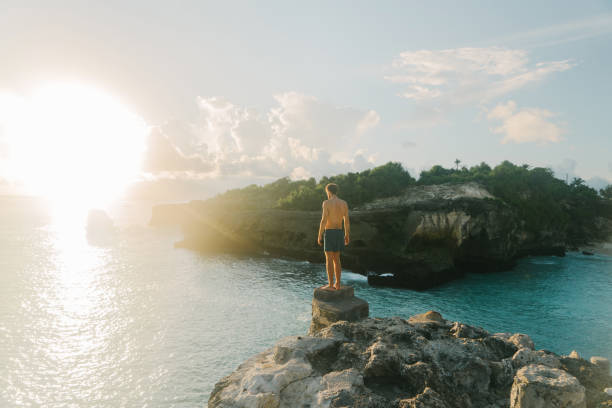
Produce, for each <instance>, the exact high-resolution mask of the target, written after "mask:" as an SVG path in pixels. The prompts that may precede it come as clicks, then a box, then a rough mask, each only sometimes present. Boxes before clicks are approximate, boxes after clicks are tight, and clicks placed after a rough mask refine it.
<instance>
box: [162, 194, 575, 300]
mask: <svg viewBox="0 0 612 408" xmlns="http://www.w3.org/2000/svg"><path fill="white" fill-rule="evenodd" d="M349 205H350V203H349ZM320 217H321V214H320V212H319V211H315V212H309V211H287V210H275V209H264V210H249V211H225V210H224V209H223V208H212V207H211V206H208V205H207V204H206V202H198V201H192V202H190V203H188V204H175V205H164V206H158V207H155V208H154V209H153V218H152V220H151V224H152V225H163V224H168V223H175V224H181V225H182V228H183V231H184V235H185V239H184V240H183V241H181V242H179V243H177V246H180V247H185V248H191V249H196V250H202V251H238V252H246V253H251V254H269V255H273V256H290V257H293V258H297V259H304V260H309V261H312V262H323V261H324V257H323V251H322V248H321V247H319V246H318V245H317V242H316V238H317V232H318V227H319V221H320ZM350 219H351V243H350V244H349V246H348V247H347V248H346V250H345V252H344V254H343V257H342V261H343V266H344V267H347V268H349V269H352V270H354V271H356V272H359V273H363V274H366V273H369V275H370V276H369V278H368V279H369V282H370V283H371V284H374V285H376V284H380V285H390V286H402V287H409V288H414V289H423V288H428V287H431V286H433V285H436V284H440V283H442V282H445V281H448V280H450V279H453V278H456V277H458V276H460V275H461V274H462V273H463V272H464V271H466V270H469V271H482V272H488V271H496V270H500V269H507V268H508V267H511V266H512V265H513V262H514V260H515V259H516V258H517V257H518V256H523V255H527V254H545V253H549V254H550V253H554V254H560V255H562V254H563V253H564V249H563V248H564V239H565V237H564V236H563V235H562V234H560V233H558V232H555V231H550V232H546V231H544V232H542V234H540V235H539V236H537V237H536V236H532V235H530V234H528V233H526V232H525V229H524V228H523V227H522V225H521V221H520V220H519V219H518V217H517V215H516V213H515V211H514V210H513V209H512V208H510V207H509V206H507V205H506V204H505V203H503V202H502V201H500V200H497V199H495V198H494V197H493V196H491V194H489V192H488V191H486V190H485V189H484V188H483V187H481V186H480V185H478V184H475V183H467V184H462V185H434V186H417V187H413V188H411V189H409V190H408V191H406V192H405V193H404V194H403V195H401V196H397V197H391V198H386V199H380V200H376V201H374V202H371V203H368V204H366V205H364V206H362V207H359V208H355V209H352V210H351V211H350ZM372 272H373V273H372Z"/></svg>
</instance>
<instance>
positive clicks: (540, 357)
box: [512, 348, 561, 370]
mask: <svg viewBox="0 0 612 408" xmlns="http://www.w3.org/2000/svg"><path fill="white" fill-rule="evenodd" d="M530 364H541V365H545V366H547V367H551V368H559V367H560V366H561V361H560V360H559V357H557V356H556V355H555V354H553V353H550V352H547V351H544V350H538V351H535V350H531V349H529V348H522V349H520V350H518V351H517V352H516V353H514V355H513V356H512V365H513V366H514V368H515V369H516V370H518V369H520V368H522V367H524V366H526V365H530Z"/></svg>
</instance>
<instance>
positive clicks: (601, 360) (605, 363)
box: [589, 356, 610, 374]
mask: <svg viewBox="0 0 612 408" xmlns="http://www.w3.org/2000/svg"><path fill="white" fill-rule="evenodd" d="M589 361H590V362H591V364H593V365H594V366H596V367H598V368H599V369H600V370H601V371H602V373H605V374H610V360H608V359H607V358H605V357H599V356H593V357H591V358H590V359H589Z"/></svg>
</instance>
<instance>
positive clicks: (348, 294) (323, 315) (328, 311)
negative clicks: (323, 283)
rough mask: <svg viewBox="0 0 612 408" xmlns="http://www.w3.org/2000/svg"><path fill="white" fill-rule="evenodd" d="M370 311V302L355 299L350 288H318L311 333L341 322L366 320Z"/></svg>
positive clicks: (314, 302) (313, 307) (313, 306)
mask: <svg viewBox="0 0 612 408" xmlns="http://www.w3.org/2000/svg"><path fill="white" fill-rule="evenodd" d="M369 310H370V309H369V305H368V302H366V301H365V300H363V299H359V298H357V297H355V296H354V290H353V288H352V287H350V286H342V287H341V288H340V289H337V290H334V289H323V288H316V289H315V290H314V296H313V299H312V322H311V324H310V330H309V333H310V334H314V333H316V332H317V331H319V330H321V329H322V328H324V327H327V326H329V325H331V324H332V323H334V322H337V321H340V320H346V321H349V322H354V321H358V320H361V319H364V318H366V317H368V314H369Z"/></svg>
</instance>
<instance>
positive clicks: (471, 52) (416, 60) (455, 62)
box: [385, 47, 574, 105]
mask: <svg viewBox="0 0 612 408" xmlns="http://www.w3.org/2000/svg"><path fill="white" fill-rule="evenodd" d="M573 66H574V63H573V62H572V61H570V60H563V61H548V62H537V63H535V64H529V58H528V55H527V51H525V50H522V49H507V48H502V47H484V48H469V47H466V48H454V49H446V50H439V51H435V50H419V51H405V52H402V53H400V54H399V56H397V57H396V58H395V60H394V61H393V64H392V68H391V73H390V74H389V75H387V76H385V79H387V80H388V81H390V82H392V83H396V84H401V85H402V86H403V90H402V91H400V93H399V95H400V96H401V97H403V98H407V99H411V100H414V101H417V102H427V101H435V102H436V103H443V104H448V105H460V104H465V103H469V102H478V103H480V102H485V101H488V100H491V99H493V98H496V97H500V96H503V95H505V94H507V93H509V92H511V91H514V90H517V89H520V88H522V87H524V86H525V85H527V84H529V83H532V82H538V81H541V80H542V79H544V78H545V77H547V76H549V75H550V74H552V73H553V72H560V71H566V70H568V69H570V68H571V67H573Z"/></svg>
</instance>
